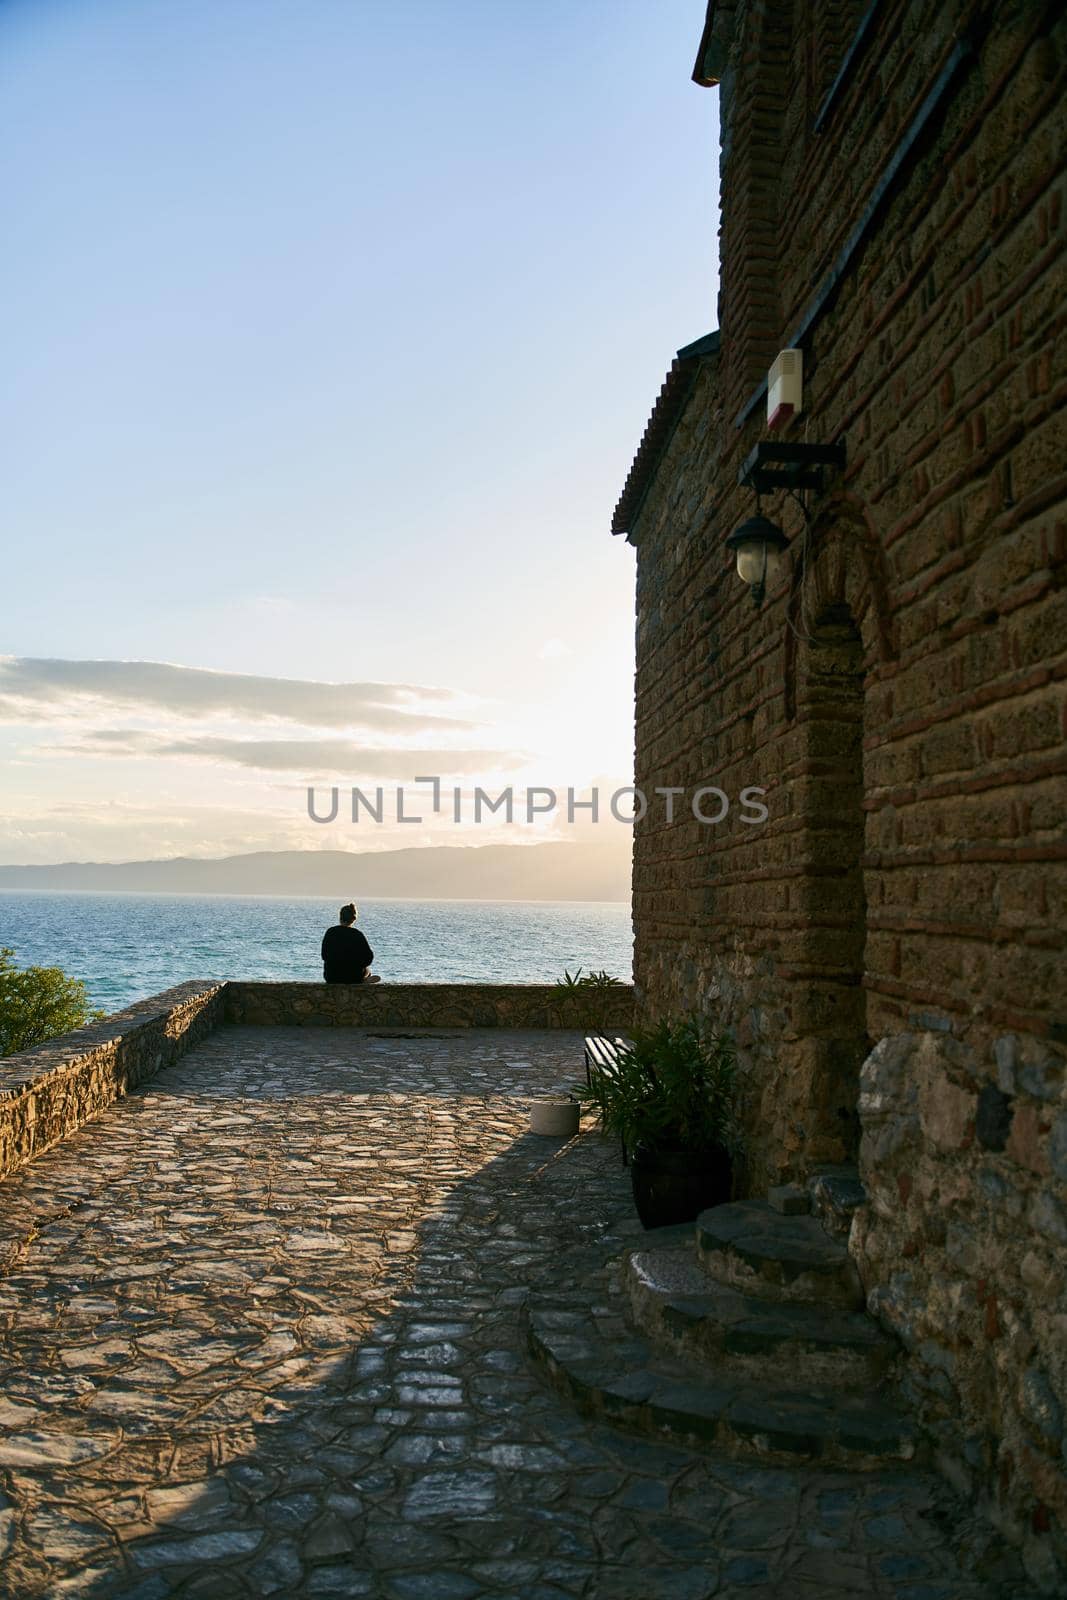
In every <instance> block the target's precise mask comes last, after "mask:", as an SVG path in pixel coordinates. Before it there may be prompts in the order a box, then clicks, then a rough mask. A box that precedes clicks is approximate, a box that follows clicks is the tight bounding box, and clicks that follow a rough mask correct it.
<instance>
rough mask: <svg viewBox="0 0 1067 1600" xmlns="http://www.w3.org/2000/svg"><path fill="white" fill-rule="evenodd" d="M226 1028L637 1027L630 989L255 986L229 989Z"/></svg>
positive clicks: (616, 1029) (473, 985) (246, 984)
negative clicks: (243, 1025) (241, 1024)
mask: <svg viewBox="0 0 1067 1600" xmlns="http://www.w3.org/2000/svg"><path fill="white" fill-rule="evenodd" d="M224 1003H225V1016H226V1021H227V1022H246V1023H255V1024H259V1025H272V1026H284V1025H289V1026H293V1025H296V1026H300V1027H313V1028H314V1027H355V1028H383V1027H385V1028H583V1029H589V1028H605V1029H608V1030H610V1031H612V1032H619V1031H620V1030H622V1031H625V1030H626V1029H628V1028H630V1027H632V1025H633V1019H634V991H633V987H632V986H631V985H630V984H619V986H618V987H617V988H614V989H610V990H608V991H607V992H606V993H603V994H600V995H597V996H595V997H592V996H588V995H582V994H581V992H580V991H579V992H577V993H575V994H569V993H567V992H566V991H562V990H560V989H559V988H558V987H557V986H556V985H555V984H550V983H544V984H542V983H354V984H353V983H334V984H330V983H255V982H234V983H228V984H227V985H226V992H225V1002H224Z"/></svg>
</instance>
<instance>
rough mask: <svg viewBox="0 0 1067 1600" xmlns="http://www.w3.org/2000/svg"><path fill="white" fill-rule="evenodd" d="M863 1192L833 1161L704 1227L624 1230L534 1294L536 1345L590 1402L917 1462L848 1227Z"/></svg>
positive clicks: (751, 1443) (828, 1459)
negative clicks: (596, 1260)
mask: <svg viewBox="0 0 1067 1600" xmlns="http://www.w3.org/2000/svg"><path fill="white" fill-rule="evenodd" d="M862 1198H863V1193H862V1189H861V1188H860V1187H859V1184H858V1181H857V1180H856V1178H855V1176H854V1174H849V1173H848V1171H847V1170H846V1169H835V1170H834V1171H833V1172H832V1173H830V1174H819V1175H817V1177H816V1178H814V1179H813V1180H812V1182H811V1184H810V1185H809V1191H808V1192H805V1191H804V1190H802V1189H798V1188H787V1189H781V1190H774V1191H772V1193H771V1195H770V1197H769V1198H768V1200H743V1201H737V1202H734V1203H733V1204H730V1205H723V1206H717V1207H715V1208H714V1209H713V1210H711V1211H705V1212H703V1213H702V1214H701V1216H700V1217H699V1218H698V1219H697V1222H696V1225H695V1228H694V1227H692V1226H689V1227H682V1228H660V1229H656V1230H655V1231H654V1232H652V1233H645V1232H644V1231H643V1230H641V1229H640V1228H639V1227H637V1226H635V1228H634V1229H632V1230H629V1231H627V1230H626V1229H625V1228H623V1229H622V1230H621V1232H620V1234H619V1235H618V1236H617V1238H616V1240H615V1244H616V1249H615V1253H614V1255H613V1258H612V1260H611V1261H609V1262H607V1263H604V1262H603V1260H602V1259H601V1264H600V1266H599V1268H598V1269H594V1270H593V1271H592V1272H591V1273H590V1271H589V1270H587V1268H586V1267H585V1266H583V1267H582V1268H581V1269H580V1270H577V1271H576V1272H575V1274H574V1284H573V1287H572V1288H570V1289H568V1290H566V1291H559V1292H557V1293H556V1294H555V1296H554V1297H552V1298H545V1297H542V1298H537V1299H534V1300H532V1301H531V1302H530V1303H529V1305H528V1306H527V1310H526V1317H527V1335H528V1341H529V1347H530V1350H531V1353H532V1355H533V1357H534V1359H535V1361H536V1362H537V1363H538V1364H539V1365H540V1367H541V1368H542V1370H543V1371H544V1372H545V1373H546V1374H547V1375H548V1376H549V1378H550V1379H551V1381H552V1382H553V1383H554V1384H555V1385H556V1387H557V1388H559V1389H561V1390H562V1391H563V1392H564V1393H566V1394H568V1395H569V1396H570V1397H571V1398H572V1399H573V1400H574V1401H575V1402H576V1403H577V1405H578V1406H579V1407H580V1408H581V1409H582V1410H584V1411H586V1412H588V1413H592V1414H597V1415H600V1416H603V1417H604V1418H605V1419H607V1420H611V1421H614V1422H619V1423H622V1424H624V1425H626V1426H630V1427H635V1428H638V1429H641V1430H643V1431H646V1432H649V1433H651V1434H653V1435H655V1436H658V1437H661V1438H663V1437H670V1438H676V1439H678V1440H680V1441H685V1442H686V1443H704V1444H708V1445H713V1446H715V1447H717V1448H722V1449H727V1450H731V1451H733V1452H736V1453H741V1454H755V1455H757V1456H759V1457H760V1458H761V1459H764V1460H776V1461H782V1462H794V1463H795V1462H798V1461H818V1462H820V1463H822V1464H825V1465H827V1466H838V1467H841V1466H847V1467H851V1468H855V1469H861V1470H862V1469H869V1468H872V1467H875V1466H880V1465H884V1464H885V1463H886V1462H887V1461H894V1460H895V1461H905V1460H913V1459H915V1457H916V1456H917V1455H918V1454H919V1453H920V1448H921V1438H920V1434H919V1430H918V1428H917V1426H916V1425H915V1423H914V1422H913V1421H912V1420H911V1418H910V1417H909V1415H908V1413H907V1410H906V1408H905V1407H904V1405H903V1404H902V1403H901V1401H900V1400H899V1398H898V1397H897V1395H896V1393H895V1387H894V1374H895V1369H896V1366H897V1361H898V1347H897V1345H896V1343H895V1342H894V1341H893V1340H892V1339H891V1338H890V1337H889V1336H888V1335H887V1334H886V1333H884V1332H883V1331H882V1329H881V1328H879V1327H878V1325H877V1324H876V1323H875V1322H874V1321H873V1319H872V1318H870V1317H869V1316H868V1315H867V1313H866V1312H865V1311H864V1309H863V1304H864V1301H863V1290H862V1287H861V1285H860V1282H859V1278H858V1276H857V1274H856V1269H855V1266H854V1264H853V1262H852V1261H851V1259H850V1257H849V1255H848V1250H847V1248H846V1245H845V1242H844V1238H843V1237H842V1232H844V1233H845V1234H846V1235H847V1218H848V1217H849V1216H850V1214H851V1209H854V1207H855V1205H856V1204H858V1203H860V1201H861V1200H862ZM638 1244H639V1247H637V1248H635V1246H636V1245H638Z"/></svg>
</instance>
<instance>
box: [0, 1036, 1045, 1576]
mask: <svg viewBox="0 0 1067 1600" xmlns="http://www.w3.org/2000/svg"><path fill="white" fill-rule="evenodd" d="M580 1057H581V1043H580V1039H579V1038H577V1037H576V1036H575V1035H569V1034H559V1033H553V1034H523V1033H505V1032H485V1033H464V1034H462V1035H447V1036H429V1037H427V1036H423V1037H418V1038H411V1037H407V1038H405V1037H401V1036H395V1035H394V1036H392V1037H368V1036H367V1035H364V1034H361V1033H358V1032H356V1031H350V1030H343V1029H333V1030H329V1029H323V1030H300V1029H266V1028H259V1029H256V1028H230V1029H226V1030H223V1031H222V1032H220V1033H218V1034H217V1035H215V1036H213V1037H212V1038H210V1039H209V1040H207V1041H206V1042H205V1043H204V1044H202V1045H201V1046H199V1047H198V1048H197V1049H196V1050H195V1051H194V1052H192V1053H191V1054H190V1055H189V1056H187V1057H186V1058H185V1059H184V1060H183V1061H182V1062H181V1063H179V1065H177V1066H176V1067H174V1068H171V1069H170V1070H168V1071H167V1072H166V1073H164V1074H162V1075H160V1076H159V1077H158V1078H156V1079H155V1080H154V1081H153V1082H152V1083H151V1084H150V1085H148V1087H147V1091H146V1092H145V1093H143V1094H141V1095H138V1096H134V1097H131V1098H130V1099H128V1100H126V1101H124V1102H122V1103H120V1104H119V1105H117V1106H115V1107H113V1108H112V1109H111V1110H110V1111H109V1112H108V1113H106V1114H105V1115H104V1116H103V1117H101V1118H100V1119H99V1120H97V1121H96V1122H94V1123H93V1124H92V1125H91V1126H89V1127H87V1128H85V1129H84V1130H83V1131H82V1132H81V1133H79V1134H78V1135H76V1136H75V1137H73V1138H71V1139H70V1140H69V1141H67V1142H66V1143H65V1144H63V1145H62V1146H60V1147H59V1148H57V1149H55V1150H53V1151H51V1152H50V1153H48V1154H46V1155H45V1156H43V1157H41V1158H40V1159H39V1160H38V1161H37V1162H36V1163H34V1164H33V1165H32V1166H31V1167H29V1168H28V1169H26V1170H25V1171H24V1172H23V1173H21V1174H20V1175H17V1176H16V1177H14V1178H12V1179H10V1180H8V1181H7V1182H6V1183H5V1184H3V1185H0V1396H2V1398H0V1559H2V1566H0V1593H2V1594H3V1595H4V1596H5V1597H9V1596H10V1597H17V1600H31V1597H35V1596H67V1595H87V1596H116V1597H118V1596H122V1597H124V1600H135V1597H136V1600H161V1597H164V1596H169V1595H188V1596H200V1597H204V1600H206V1597H209V1596H218V1597H227V1600H228V1597H236V1596H260V1595H279V1596H283V1597H288V1596H301V1597H303V1596H346V1595H353V1596H358V1595H368V1596H374V1597H382V1600H503V1597H508V1600H550V1597H551V1600H561V1597H565V1596H593V1597H599V1600H661V1597H662V1600H705V1597H711V1596H715V1597H716V1600H768V1597H771V1596H774V1597H776V1600H827V1597H846V1596H847V1597H856V1600H859V1597H863V1600H868V1597H871V1596H894V1597H897V1600H993V1597H999V1596H1001V1595H1006V1594H1013V1595H1014V1594H1015V1593H1017V1592H1019V1593H1021V1591H1016V1590H1014V1589H1012V1587H1011V1585H1010V1584H1009V1582H1008V1577H1007V1575H1006V1574H1007V1573H1008V1571H1009V1570H1010V1563H1009V1564H1008V1566H1007V1567H1005V1568H1004V1569H1003V1571H1002V1573H1001V1576H1000V1577H999V1578H998V1577H996V1576H995V1575H991V1574H992V1573H993V1572H994V1568H993V1567H991V1566H990V1564H989V1561H990V1557H989V1551H990V1548H994V1549H995V1547H992V1546H990V1543H989V1540H988V1538H987V1537H986V1538H983V1536H982V1535H981V1533H980V1532H979V1531H978V1530H977V1529H976V1528H975V1526H974V1525H973V1524H972V1523H970V1522H969V1521H968V1519H967V1516H966V1514H965V1512H964V1510H963V1508H962V1507H961V1506H960V1504H959V1502H957V1501H955V1500H954V1499H953V1498H952V1496H951V1495H950V1494H949V1493H948V1491H947V1490H946V1489H945V1488H944V1487H943V1486H942V1485H941V1483H940V1481H939V1480H936V1479H933V1478H929V1477H926V1476H924V1475H923V1474H921V1473H918V1472H909V1471H887V1472H886V1473H884V1474H879V1475H876V1476H873V1477H870V1476H868V1477H847V1476H843V1475H841V1474H831V1473H817V1472H812V1471H810V1470H809V1471H799V1470H798V1471H784V1470H779V1469H771V1468H766V1467H760V1466H753V1465H751V1464H744V1463H739V1462H736V1461H731V1460H727V1459H724V1458H721V1457H709V1456H703V1455H699V1454H696V1453H689V1452H686V1451H684V1450H679V1449H676V1448H667V1447H665V1446H663V1445H660V1444H658V1443H654V1442H652V1441H648V1440H644V1439H641V1438H639V1437H636V1436H628V1435H626V1434H623V1433H616V1432H614V1431H612V1430H610V1429H608V1428H606V1427H604V1426H602V1425H597V1424H593V1423H591V1422H586V1421H584V1420H582V1419H581V1418H579V1417H577V1416H575V1415H574V1414H573V1413H572V1412H571V1411H570V1410H569V1409H568V1408H567V1406H566V1405H565V1404H564V1403H563V1402H562V1401H561V1400H559V1399H558V1398H557V1397H556V1396H555V1395H554V1394H552V1393H551V1392H549V1391H548V1390H546V1389H545V1388H544V1386H543V1385H542V1383H541V1382H540V1380H539V1378H538V1376H537V1375H536V1374H535V1373H534V1372H532V1371H531V1370H530V1368H529V1366H528V1363H527V1359H526V1356H525V1353H524V1347H523V1342H522V1334H521V1324H520V1308H521V1303H522V1301H523V1298H524V1295H525V1292H526V1287H527V1286H528V1285H531V1284H535V1285H545V1284H547V1283H551V1282H552V1281H559V1279H560V1278H561V1276H562V1277H565V1278H570V1277H572V1276H573V1274H574V1273H575V1272H577V1271H580V1270H581V1267H582V1261H583V1257H584V1258H585V1259H599V1258H601V1257H602V1255H603V1251H604V1248H605V1244H604V1242H603V1241H604V1239H605V1235H606V1234H609V1233H610V1230H611V1227H612V1225H613V1224H615V1225H616V1235H615V1236H616V1238H617V1237H618V1226H620V1225H621V1226H622V1227H623V1229H624V1230H630V1229H632V1227H633V1224H632V1223H631V1222H630V1221H629V1200H628V1192H627V1183H626V1174H625V1172H624V1171H623V1170H622V1169H621V1167H620V1166H619V1164H618V1156H617V1151H616V1149H615V1147H614V1146H613V1145H612V1144H611V1143H609V1142H607V1141H605V1140H603V1139H602V1138H601V1137H600V1136H599V1135H597V1134H596V1133H595V1132H591V1133H587V1134H583V1135H582V1137H580V1138H579V1139H577V1140H574V1141H571V1142H570V1143H569V1144H566V1145H563V1146H559V1145H556V1144H555V1143H553V1142H552V1141H549V1140H544V1139H538V1138H536V1137H534V1136H531V1135H529V1134H527V1133H526V1132H525V1128H526V1123H527V1113H526V1102H527V1100H528V1098H529V1096H530V1094H531V1093H536V1092H543V1091H544V1090H545V1089H547V1088H551V1087H560V1086H566V1085H569V1084H571V1083H573V1082H574V1081H575V1079H576V1077H577V1076H578V1074H579V1072H580ZM620 1218H625V1219H626V1221H625V1222H624V1223H621V1224H620V1223H619V1219H620ZM597 1241H600V1244H599V1245H598V1243H597ZM597 1250H599V1252H600V1256H599V1257H597V1254H596V1252H597ZM590 1251H592V1252H593V1254H592V1256H590ZM979 1571H983V1572H985V1574H986V1576H985V1577H984V1578H979V1577H977V1576H976V1574H977V1573H978V1572H979Z"/></svg>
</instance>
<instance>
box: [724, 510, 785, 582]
mask: <svg viewBox="0 0 1067 1600" xmlns="http://www.w3.org/2000/svg"><path fill="white" fill-rule="evenodd" d="M756 506H757V510H756V515H755V516H754V517H749V518H748V519H747V520H746V521H745V522H742V524H741V526H740V527H739V528H735V529H734V531H733V533H731V534H730V536H729V538H728V539H727V541H726V548H727V549H728V550H732V551H733V552H734V555H735V557H736V559H737V576H738V577H739V578H740V579H741V582H742V583H747V584H748V585H749V587H750V588H751V590H752V600H753V603H754V604H755V605H757V606H761V605H762V604H763V596H764V595H765V594H766V592H767V580H768V579H771V580H772V581H773V580H774V579H775V578H776V577H777V576H778V572H779V569H780V567H781V565H782V552H783V550H786V549H788V547H789V540H788V539H787V538H786V536H785V534H784V533H783V532H782V530H781V528H779V526H778V524H777V523H776V522H771V521H769V520H768V518H767V517H765V516H764V515H763V513H762V512H761V511H760V510H759V509H758V507H759V501H758V500H757V502H756Z"/></svg>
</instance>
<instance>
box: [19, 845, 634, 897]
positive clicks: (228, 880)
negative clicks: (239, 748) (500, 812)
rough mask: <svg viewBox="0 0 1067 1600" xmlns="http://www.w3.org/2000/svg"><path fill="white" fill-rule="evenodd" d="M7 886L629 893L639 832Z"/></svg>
mask: <svg viewBox="0 0 1067 1600" xmlns="http://www.w3.org/2000/svg"><path fill="white" fill-rule="evenodd" d="M0 889H42V890H43V889H48V890H52V891H53V892H61V891H67V890H76V889H81V890H95V891H97V892H98V893H107V892H109V891H111V892H116V891H121V890H125V891H126V892H127V893H130V892H136V893H142V894H200V895H205V894H267V895H283V896H299V895H315V896H332V897H333V898H334V899H337V900H349V899H356V900H358V899H359V898H360V896H361V895H362V896H365V897H366V898H368V899H396V900H628V899H629V898H630V838H629V836H628V835H622V836H621V837H620V838H619V840H618V841H617V842H615V843H612V844H603V845H601V844H595V845H591V844H535V845H493V844H489V845H433V846H429V847H427V848H425V849H413V850H379V851H367V852H363V853H360V852H359V851H356V850H257V851H254V852H252V853H251V854H249V855H242V856H223V857H221V858H220V859H219V860H214V861H210V860H202V859H199V858H194V857H188V856H177V857H174V858H173V859H171V860H166V861H118V862H103V861H67V862H63V863H61V864H59V865H57V866H44V867H38V866H32V867H30V866H8V867H5V866H0Z"/></svg>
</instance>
